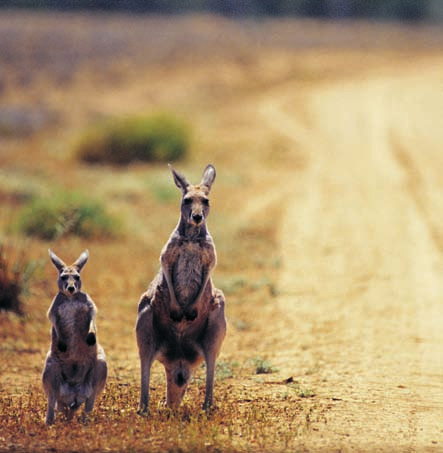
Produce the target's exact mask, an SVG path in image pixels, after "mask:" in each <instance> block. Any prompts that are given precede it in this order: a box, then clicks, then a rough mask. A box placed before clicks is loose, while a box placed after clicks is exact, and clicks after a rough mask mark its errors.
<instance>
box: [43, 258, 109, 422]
mask: <svg viewBox="0 0 443 453" xmlns="http://www.w3.org/2000/svg"><path fill="white" fill-rule="evenodd" d="M49 256H50V258H51V261H52V263H53V264H54V266H55V267H56V268H57V270H58V274H59V275H58V281H57V283H58V289H59V291H58V293H57V295H56V296H55V298H54V300H53V301H52V305H51V307H50V308H49V310H48V318H49V320H50V321H51V324H52V328H51V346H50V349H49V352H48V354H47V356H46V362H45V368H44V370H43V376H42V382H43V388H44V391H45V393H46V396H47V398H48V409H47V413H46V423H47V424H48V425H51V424H53V423H54V419H55V415H54V410H55V409H57V410H58V411H61V412H63V413H64V414H65V416H66V418H67V419H68V420H71V419H72V417H73V416H74V413H75V412H76V411H77V410H78V409H79V408H80V406H81V405H82V404H83V403H85V411H84V412H85V413H84V414H83V420H85V419H86V414H88V413H89V412H91V411H92V409H93V408H94V403H95V399H96V398H97V396H98V395H99V394H100V393H101V392H102V391H103V389H104V387H105V383H106V378H107V374H108V368H107V364H106V358H105V353H104V351H103V348H102V347H101V346H100V345H99V344H98V343H97V331H96V327H95V317H96V313H97V308H96V306H95V304H94V302H93V301H92V300H91V298H90V297H89V296H88V294H86V293H84V292H82V291H81V286H82V282H81V278H80V272H81V270H82V269H83V267H84V265H85V264H86V262H87V261H88V258H89V253H88V251H87V250H85V251H84V252H83V253H82V254H81V255H80V256H79V257H78V259H77V260H76V261H75V262H74V263H73V264H71V265H70V266H67V265H66V264H65V263H64V262H63V261H62V260H61V259H60V258H59V257H58V256H57V255H56V254H55V253H54V252H52V251H51V250H49Z"/></svg>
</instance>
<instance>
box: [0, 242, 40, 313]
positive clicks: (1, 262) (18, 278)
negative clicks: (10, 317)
mask: <svg viewBox="0 0 443 453" xmlns="http://www.w3.org/2000/svg"><path fill="white" fill-rule="evenodd" d="M37 266H38V263H37V262H36V261H30V260H26V259H25V258H24V255H23V253H22V254H21V255H20V256H17V252H14V250H13V249H12V248H11V247H9V248H8V247H6V246H5V245H4V244H0V311H1V310H5V311H11V312H14V313H16V314H18V315H23V314H24V312H23V304H22V300H21V295H22V294H23V293H26V291H27V289H28V283H29V281H30V279H31V278H32V275H33V274H34V272H35V270H36V268H37Z"/></svg>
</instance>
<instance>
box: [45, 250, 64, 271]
mask: <svg viewBox="0 0 443 453" xmlns="http://www.w3.org/2000/svg"><path fill="white" fill-rule="evenodd" d="M48 252H49V256H50V258H51V261H52V264H54V266H55V267H56V268H57V270H58V271H59V272H60V271H61V270H62V269H63V268H64V267H66V264H65V263H64V262H63V261H62V260H61V259H60V258H59V257H58V256H57V255H56V254H55V253H54V252H53V251H52V250H51V249H49V250H48Z"/></svg>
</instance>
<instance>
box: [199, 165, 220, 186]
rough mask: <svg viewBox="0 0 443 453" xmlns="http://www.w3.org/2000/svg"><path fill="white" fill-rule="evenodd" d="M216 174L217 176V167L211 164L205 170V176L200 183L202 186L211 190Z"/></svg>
mask: <svg viewBox="0 0 443 453" xmlns="http://www.w3.org/2000/svg"><path fill="white" fill-rule="evenodd" d="M215 176H216V172H215V167H214V166H213V165H211V164H209V165H208V166H207V167H206V168H205V171H204V172H203V177H202V181H201V183H200V184H201V185H202V186H206V187H207V188H208V189H209V190H211V186H212V183H213V182H214V180H215Z"/></svg>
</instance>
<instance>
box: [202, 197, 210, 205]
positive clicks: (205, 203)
mask: <svg viewBox="0 0 443 453" xmlns="http://www.w3.org/2000/svg"><path fill="white" fill-rule="evenodd" d="M202 203H203V204H204V205H205V206H209V200H208V199H207V198H203V200H202Z"/></svg>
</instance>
